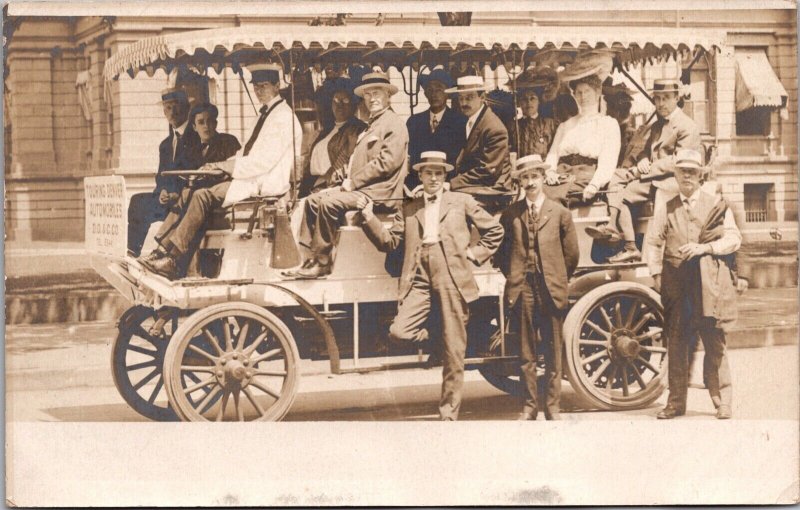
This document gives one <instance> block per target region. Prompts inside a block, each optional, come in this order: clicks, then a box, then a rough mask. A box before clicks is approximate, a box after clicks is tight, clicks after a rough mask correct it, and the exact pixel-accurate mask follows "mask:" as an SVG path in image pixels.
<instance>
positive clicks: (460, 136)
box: [405, 69, 467, 192]
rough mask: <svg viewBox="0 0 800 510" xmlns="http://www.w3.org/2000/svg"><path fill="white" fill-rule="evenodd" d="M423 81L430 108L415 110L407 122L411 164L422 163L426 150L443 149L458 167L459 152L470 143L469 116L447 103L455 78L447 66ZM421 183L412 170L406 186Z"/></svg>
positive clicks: (414, 185) (423, 77)
mask: <svg viewBox="0 0 800 510" xmlns="http://www.w3.org/2000/svg"><path fill="white" fill-rule="evenodd" d="M419 83H420V86H422V89H423V90H424V91H425V98H426V99H427V100H428V104H429V105H430V108H429V109H427V110H425V111H424V112H420V113H415V114H414V115H412V116H411V117H409V118H408V121H406V127H407V128H408V160H409V164H410V165H416V164H417V163H419V161H420V155H421V154H422V153H423V152H427V151H441V152H444V153H445V154H447V162H448V163H450V164H451V165H454V166H455V162H456V158H457V157H458V153H459V152H460V151H461V149H462V148H464V144H465V143H466V125H467V118H466V117H465V116H464V115H463V114H462V113H461V112H457V111H455V110H453V109H452V108H450V107H448V106H447V93H446V92H445V90H446V89H448V88H449V87H452V86H453V79H452V78H451V77H450V73H448V72H447V71H445V70H444V69H434V70H433V71H431V72H430V73H429V74H423V75H421V76H420V77H419ZM419 185H420V180H419V175H418V174H417V172H409V173H408V176H407V177H406V182H405V186H406V189H407V190H408V191H409V192H411V191H413V190H414V189H415V188H416V187H417V186H419Z"/></svg>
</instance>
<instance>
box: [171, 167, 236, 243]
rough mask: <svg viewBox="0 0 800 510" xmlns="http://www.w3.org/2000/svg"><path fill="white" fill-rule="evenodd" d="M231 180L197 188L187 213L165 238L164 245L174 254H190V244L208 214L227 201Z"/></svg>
mask: <svg viewBox="0 0 800 510" xmlns="http://www.w3.org/2000/svg"><path fill="white" fill-rule="evenodd" d="M229 187H230V182H222V183H220V184H217V185H214V186H212V187H210V188H205V189H201V190H197V191H195V192H194V194H193V195H192V198H191V200H189V204H188V206H187V207H186V213H185V214H184V215H183V218H181V220H180V221H179V222H178V224H177V225H176V226H175V228H174V229H172V231H171V232H170V233H168V234H167V235H166V237H165V238H164V239H163V246H164V247H165V248H166V249H167V251H169V252H170V253H172V255H174V256H184V255H187V254H189V252H190V251H191V250H190V245H191V244H192V243H193V241H194V240H195V237H196V236H197V235H198V234H199V233H200V232H202V230H201V229H203V228H204V227H205V223H206V219H207V218H208V215H209V214H210V213H211V211H213V210H214V209H215V208H217V207H220V206H221V205H222V203H223V202H224V201H225V194H226V193H227V192H228V188H229Z"/></svg>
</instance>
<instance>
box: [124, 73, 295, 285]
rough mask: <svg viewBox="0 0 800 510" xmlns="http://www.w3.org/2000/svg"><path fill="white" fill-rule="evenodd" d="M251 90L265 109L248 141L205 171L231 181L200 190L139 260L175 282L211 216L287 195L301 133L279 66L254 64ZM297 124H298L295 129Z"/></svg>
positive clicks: (208, 165)
mask: <svg viewBox="0 0 800 510" xmlns="http://www.w3.org/2000/svg"><path fill="white" fill-rule="evenodd" d="M249 69H250V72H251V76H252V79H251V83H252V84H253V91H254V92H255V95H256V97H258V100H259V102H261V104H262V105H263V106H262V107H261V109H260V110H259V112H260V115H259V117H258V119H257V120H256V123H255V126H254V127H253V130H252V134H251V135H250V138H249V139H248V140H247V143H245V146H244V149H243V150H242V152H241V153H239V154H237V156H236V157H235V158H232V159H229V160H227V161H221V162H217V163H209V164H206V165H204V166H203V167H201V169H209V170H222V171H224V172H225V173H227V174H229V175H230V176H231V177H232V180H229V181H225V182H221V183H219V184H216V185H214V186H212V187H210V188H205V189H201V190H197V191H196V192H195V193H194V194H193V195H192V198H191V199H190V200H189V204H188V205H187V207H186V212H185V213H184V215H183V218H181V219H180V221H179V222H178V223H177V225H176V226H175V228H173V229H172V231H171V232H169V233H168V234H167V235H166V236H164V237H163V238H162V239H161V240H160V249H159V250H157V251H156V252H154V253H152V254H150V255H148V256H146V257H141V258H139V261H140V262H141V263H142V264H143V265H144V266H145V267H147V268H148V269H150V270H151V271H153V272H155V273H157V274H160V275H162V276H164V277H166V278H169V279H174V278H176V277H177V275H178V267H179V265H181V264H179V263H180V262H183V260H184V258H190V257H191V256H192V253H191V251H192V250H191V248H192V247H193V246H196V244H197V243H196V238H197V236H200V235H202V234H203V227H204V225H205V222H206V219H207V218H208V215H209V214H210V213H211V211H213V210H214V209H215V208H218V207H224V206H226V205H230V204H233V203H235V202H238V201H240V200H244V199H246V198H249V197H251V196H254V195H259V194H264V195H272V196H278V195H282V194H285V193H286V192H287V191H289V178H290V175H291V172H292V168H293V166H294V163H295V158H297V157H298V156H299V155H300V146H301V143H302V136H303V131H302V128H301V127H300V122H299V121H298V120H297V117H295V115H294V114H293V113H292V109H291V108H290V107H289V106H288V105H287V104H286V102H285V101H284V100H283V99H281V96H280V94H279V92H280V79H281V71H282V68H281V67H280V66H279V65H277V64H258V65H253V66H250V68H249ZM292 123H294V125H292Z"/></svg>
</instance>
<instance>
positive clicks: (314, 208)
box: [298, 193, 322, 248]
mask: <svg viewBox="0 0 800 510" xmlns="http://www.w3.org/2000/svg"><path fill="white" fill-rule="evenodd" d="M321 196H322V195H321V194H320V193H314V194H312V195H309V196H308V198H306V200H305V207H303V220H302V221H301V222H300V237H299V239H298V242H299V243H300V244H301V245H303V246H305V247H306V248H311V240H312V238H313V236H314V234H313V232H314V226H315V225H316V224H317V213H318V212H319V201H320V197H321Z"/></svg>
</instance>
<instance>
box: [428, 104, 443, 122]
mask: <svg viewBox="0 0 800 510" xmlns="http://www.w3.org/2000/svg"><path fill="white" fill-rule="evenodd" d="M445 110H447V107H446V106H445V107H444V108H442V111H440V112H439V113H433V112H432V111H430V110H428V112H429V113H430V115H431V121H432V120H433V119H436V122H441V121H442V117H444V111H445Z"/></svg>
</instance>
